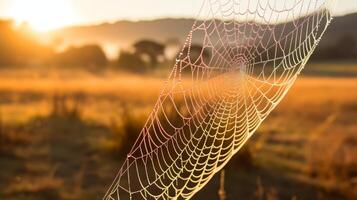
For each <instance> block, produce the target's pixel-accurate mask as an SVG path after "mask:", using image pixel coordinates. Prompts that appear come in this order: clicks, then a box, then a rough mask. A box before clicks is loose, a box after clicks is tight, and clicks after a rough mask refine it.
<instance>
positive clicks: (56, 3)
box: [10, 0, 75, 32]
mask: <svg viewBox="0 0 357 200" xmlns="http://www.w3.org/2000/svg"><path fill="white" fill-rule="evenodd" d="M10 12H11V15H12V17H13V18H14V19H15V21H16V22H17V23H22V22H27V23H29V25H30V26H31V27H32V28H33V29H34V30H36V31H39V32H45V31H49V30H53V29H56V28H61V27H63V26H66V25H70V24H73V23H74V20H75V17H74V12H73V10H72V6H71V3H70V1H68V0H32V1H29V0H14V1H13V2H11V11H10Z"/></svg>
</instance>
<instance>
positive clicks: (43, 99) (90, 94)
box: [0, 64, 357, 200]
mask: <svg viewBox="0 0 357 200" xmlns="http://www.w3.org/2000/svg"><path fill="white" fill-rule="evenodd" d="M308 67H311V69H309V70H307V71H306V74H305V75H306V76H302V77H300V78H299V79H298V81H297V82H296V84H295V85H294V87H293V88H292V89H291V91H290V92H289V93H288V95H287V97H286V98H285V99H284V100H283V101H282V102H281V104H280V105H279V106H278V107H277V109H276V110H275V111H274V112H273V113H272V114H271V115H270V116H269V117H268V119H267V120H266V121H265V122H264V123H263V125H262V126H261V127H260V128H259V130H258V132H257V133H256V134H255V136H254V137H253V138H252V140H251V141H249V142H248V144H247V145H246V146H245V147H244V149H243V150H242V151H241V152H240V153H238V155H237V156H236V157H235V158H234V159H233V160H232V161H231V162H230V163H229V166H227V167H226V176H227V178H226V192H227V199H228V200H236V199H238V200H239V199H257V200H263V199H264V200H265V199H267V200H275V199H299V200H300V199H321V200H323V199H331V200H332V199H351V200H352V199H356V198H357V170H356V169H357V124H356V121H357V92H356V91H357V77H356V76H355V74H356V72H357V66H356V65H354V64H345V65H341V64H330V65H327V64H314V65H311V66H308ZM339 67H341V68H339ZM341 69H348V70H342V71H341ZM336 71H337V72H336ZM347 71H348V72H347ZM318 72H320V73H318ZM346 73H348V74H349V75H346ZM318 75H319V76H318ZM320 75H321V76H320ZM163 81H164V78H163V77H161V76H150V75H133V74H128V73H124V72H113V71H110V70H104V71H102V72H100V73H92V72H87V71H84V70H80V69H77V70H73V69H62V70H58V69H36V70H33V69H13V70H9V69H0V119H1V121H0V199H9V200H12V199H13V200H18V199H19V200H20V199H21V200H22V199H26V200H32V199H34V200H35V199H36V200H37V199H44V200H47V199H87V200H89V199H100V198H102V196H103V195H104V192H105V190H106V189H107V187H108V186H109V184H110V183H111V181H112V179H113V177H114V175H115V173H116V172H117V170H118V169H119V167H120V163H121V161H122V158H123V155H124V154H125V151H128V148H129V147H130V143H132V142H133V140H134V139H133V138H135V137H136V134H138V132H139V131H140V129H141V127H142V126H143V124H144V122H145V120H146V118H147V116H148V114H149V112H150V111H151V109H152V107H153V104H154V103H155V101H156V98H157V96H158V94H159V92H160V90H161V87H162V86H163ZM218 187H219V181H218V176H216V177H214V178H213V180H212V181H211V182H210V183H209V184H208V185H207V187H205V188H204V189H203V190H202V191H200V192H199V193H198V194H197V196H195V197H194V199H218V195H217V192H218Z"/></svg>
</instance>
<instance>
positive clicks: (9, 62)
mask: <svg viewBox="0 0 357 200" xmlns="http://www.w3.org/2000/svg"><path fill="white" fill-rule="evenodd" d="M175 45H176V47H179V46H180V44H179V42H176V44H175ZM168 46H169V44H163V43H160V42H157V41H153V40H148V39H144V40H140V41H137V42H135V43H134V44H133V45H132V47H131V48H130V50H129V49H128V50H121V52H120V53H119V55H118V57H117V58H116V59H115V60H108V58H107V57H106V55H105V53H104V51H103V49H102V48H101V47H100V46H99V45H96V44H88V45H83V46H79V47H69V48H67V49H66V50H65V51H63V52H56V51H54V49H53V48H52V47H51V46H47V45H43V44H40V43H39V42H38V41H37V38H36V35H35V34H33V33H32V32H31V30H30V29H29V27H28V26H26V25H22V26H20V27H19V28H16V29H15V28H14V25H13V22H12V21H0V66H14V65H21V66H23V65H31V64H33V65H36V64H45V65H57V66H77V67H84V68H91V67H92V68H93V67H94V68H100V67H104V66H114V67H115V68H119V69H124V70H128V71H132V72H137V73H145V72H148V71H151V70H154V69H156V68H158V67H159V66H160V64H161V63H163V62H165V61H170V59H171V61H172V58H168V57H167V55H166V54H165V51H166V50H167V48H168ZM179 50H180V49H179V48H176V51H179ZM182 52H183V54H184V55H186V54H187V52H188V49H187V48H186V49H184V50H183V51H182ZM210 54H211V52H209V51H208V50H207V49H204V48H203V47H202V46H201V45H197V44H194V45H192V46H191V48H190V59H191V61H192V62H195V61H196V60H197V62H199V60H198V59H199V57H200V55H202V59H203V60H207V59H209V58H210V57H211V55H210ZM177 55H178V53H177ZM173 57H174V58H175V57H176V56H173ZM356 58H357V44H356V41H355V40H354V37H352V36H348V35H347V36H344V37H342V38H340V39H339V40H338V41H337V43H336V44H335V45H331V46H328V47H325V48H318V49H317V51H316V52H315V54H314V55H313V56H312V60H315V61H331V60H355V59H356Z"/></svg>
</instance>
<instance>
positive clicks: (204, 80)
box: [105, 0, 332, 200]
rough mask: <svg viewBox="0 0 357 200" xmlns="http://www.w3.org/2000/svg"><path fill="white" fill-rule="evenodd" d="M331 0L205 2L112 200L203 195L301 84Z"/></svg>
mask: <svg viewBox="0 0 357 200" xmlns="http://www.w3.org/2000/svg"><path fill="white" fill-rule="evenodd" d="M182 3H184V2H182ZM186 3H187V2H186ZM331 3H332V2H331V1H330V0H206V1H204V3H203V6H202V8H201V11H200V14H199V16H198V18H197V20H196V22H195V23H194V25H193V26H192V29H191V31H190V32H189V34H188V37H187V40H186V43H185V45H184V47H183V48H182V51H181V53H180V54H179V55H178V56H177V59H176V63H175V65H174V67H173V69H172V72H171V73H170V75H169V78H168V80H167V82H166V83H165V86H164V89H163V90H162V92H161V94H160V96H159V98H158V100H157V103H156V104H155V106H154V109H153V111H152V113H151V114H150V116H149V119H148V120H147V122H146V124H145V126H144V128H143V129H142V131H141V133H140V135H139V137H138V139H137V141H136V143H135V145H134V146H133V148H132V149H131V151H130V153H129V154H128V155H127V158H126V159H125V161H124V163H123V165H122V167H121V169H120V171H119V173H118V175H117V177H116V178H115V180H114V182H113V184H112V186H111V187H110V189H109V190H108V192H107V194H106V196H105V199H106V200H114V199H133V200H138V199H188V198H190V197H192V196H193V195H194V194H195V193H196V192H197V191H199V190H200V189H201V188H202V187H203V186H204V185H205V184H207V183H208V181H209V180H210V179H211V178H212V177H213V175H214V174H215V173H216V172H218V171H219V170H221V169H222V168H223V167H224V165H225V164H226V163H227V162H228V161H229V160H230V158H231V157H232V156H233V155H234V154H235V153H237V152H238V151H239V149H240V148H241V147H242V146H243V145H244V143H245V142H246V141H247V140H248V139H249V138H250V137H251V136H252V134H253V133H254V132H255V131H256V129H257V128H258V127H259V125H260V124H261V123H262V121H263V120H264V119H265V118H266V117H267V116H268V115H269V113H270V112H271V111H272V110H273V109H274V108H275V107H276V105H277V104H278V103H279V102H280V100H281V99H282V98H283V97H284V95H285V94H286V93H287V92H288V90H289V88H290V87H291V86H292V85H293V83H294V81H295V80H296V78H297V76H298V74H299V73H300V72H301V70H302V69H303V68H304V66H305V64H306V62H307V61H308V59H309V57H310V56H311V55H312V53H313V51H314V49H315V48H316V46H317V44H318V43H319V41H320V39H321V37H322V35H323V33H324V32H325V30H326V28H327V26H328V24H329V23H330V21H331V13H330V10H329V7H330V4H331ZM187 4H188V5H187V6H190V5H189V3H187Z"/></svg>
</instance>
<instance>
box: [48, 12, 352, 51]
mask: <svg viewBox="0 0 357 200" xmlns="http://www.w3.org/2000/svg"><path fill="white" fill-rule="evenodd" d="M193 22H194V19H158V20H152V21H135V22H134V21H118V22H115V23H104V24H99V25H93V26H75V27H67V28H63V29H60V30H57V31H54V32H52V33H49V35H48V39H49V40H52V41H53V40H57V41H61V44H62V45H61V46H62V47H66V46H69V45H82V44H88V43H97V44H100V45H101V46H102V47H103V48H104V49H105V51H106V53H107V54H109V57H111V56H116V54H117V49H118V47H120V48H126V47H128V46H130V45H131V44H132V43H133V42H135V41H137V40H139V39H143V38H145V39H153V40H157V41H160V42H165V41H167V40H169V39H178V40H179V41H181V42H183V41H184V40H185V38H186V36H187V33H188V32H189V30H190V29H191V27H192V24H193ZM356 22H357V13H354V14H349V15H345V16H340V17H335V20H334V21H333V23H332V25H331V26H330V27H329V29H328V31H327V32H326V35H325V37H324V39H323V40H322V41H321V43H320V46H321V47H326V46H330V45H333V44H335V43H336V42H337V41H338V39H339V38H341V37H343V36H346V35H350V36H353V37H354V38H355V40H356V41H357V34H356V33H357V26H355V23H356Z"/></svg>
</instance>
